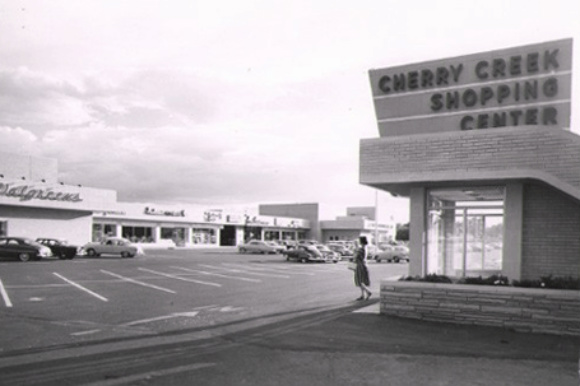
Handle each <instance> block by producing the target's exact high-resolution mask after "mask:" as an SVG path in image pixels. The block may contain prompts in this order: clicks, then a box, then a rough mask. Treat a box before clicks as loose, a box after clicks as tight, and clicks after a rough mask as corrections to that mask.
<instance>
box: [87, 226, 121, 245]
mask: <svg viewBox="0 0 580 386" xmlns="http://www.w3.org/2000/svg"><path fill="white" fill-rule="evenodd" d="M115 236H117V225H116V224H93V241H101V240H102V239H103V238H104V237H115Z"/></svg>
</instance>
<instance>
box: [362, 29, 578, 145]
mask: <svg viewBox="0 0 580 386" xmlns="http://www.w3.org/2000/svg"><path fill="white" fill-rule="evenodd" d="M369 75H370V80H371V88H372V94H373V100H374V106H375V112H376V116H377V121H378V125H379V132H380V135H381V137H384V136H392V135H409V134H418V133H434V132H442V131H456V130H476V129H487V128H498V127H511V126H522V125H534V126H544V127H548V126H549V127H553V128H569V127H570V110H571V103H570V102H571V87H572V39H564V40H557V41H551V42H545V43H540V44H534V45H528V46H521V47H515V48H509V49H503V50H497V51H490V52H483V53H478V54H472V55H467V56H460V57H454V58H449V59H442V60H434V61H429V62H423V63H416V64H410V65H404V66H397V67H390V68H383V69H377V70H370V71H369Z"/></svg>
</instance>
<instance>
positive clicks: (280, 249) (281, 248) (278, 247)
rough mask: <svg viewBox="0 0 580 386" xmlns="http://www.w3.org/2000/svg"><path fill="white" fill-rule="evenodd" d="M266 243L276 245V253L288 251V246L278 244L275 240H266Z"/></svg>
mask: <svg viewBox="0 0 580 386" xmlns="http://www.w3.org/2000/svg"><path fill="white" fill-rule="evenodd" d="M266 243H267V244H268V245H271V246H272V247H274V248H275V249H276V253H284V252H286V249H287V248H286V246H285V245H281V244H278V243H277V242H275V241H266Z"/></svg>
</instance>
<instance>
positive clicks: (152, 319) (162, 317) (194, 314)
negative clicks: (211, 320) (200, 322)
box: [121, 311, 199, 326]
mask: <svg viewBox="0 0 580 386" xmlns="http://www.w3.org/2000/svg"><path fill="white" fill-rule="evenodd" d="M197 314H199V312H197V311H192V312H187V313H177V312H176V313H173V314H170V315H163V316H157V317H155V318H148V319H141V320H134V321H132V322H129V323H123V324H122V325H121V326H136V325H138V324H145V323H151V322H157V321H159V320H167V319H173V318H178V317H180V316H187V317H188V318H192V317H194V316H196V315H197Z"/></svg>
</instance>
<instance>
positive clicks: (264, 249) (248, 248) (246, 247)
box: [238, 240, 280, 254]
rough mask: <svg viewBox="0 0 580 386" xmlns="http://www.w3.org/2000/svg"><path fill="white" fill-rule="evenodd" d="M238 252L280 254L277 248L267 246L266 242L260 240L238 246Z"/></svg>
mask: <svg viewBox="0 0 580 386" xmlns="http://www.w3.org/2000/svg"><path fill="white" fill-rule="evenodd" d="M238 251H239V252H240V253H263V254H267V253H280V252H278V248H277V247H274V246H272V245H270V244H268V243H267V242H266V241H262V240H250V241H248V242H247V243H245V244H240V245H239V246H238Z"/></svg>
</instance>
